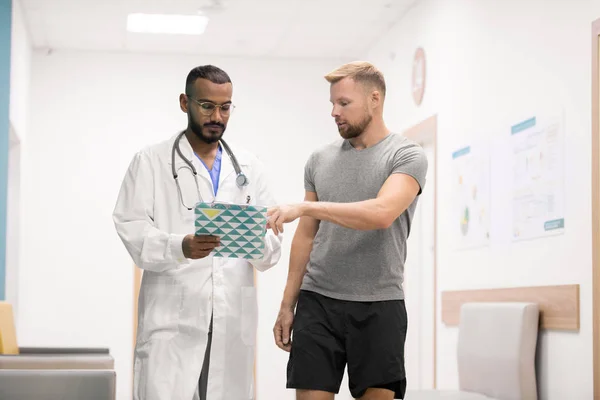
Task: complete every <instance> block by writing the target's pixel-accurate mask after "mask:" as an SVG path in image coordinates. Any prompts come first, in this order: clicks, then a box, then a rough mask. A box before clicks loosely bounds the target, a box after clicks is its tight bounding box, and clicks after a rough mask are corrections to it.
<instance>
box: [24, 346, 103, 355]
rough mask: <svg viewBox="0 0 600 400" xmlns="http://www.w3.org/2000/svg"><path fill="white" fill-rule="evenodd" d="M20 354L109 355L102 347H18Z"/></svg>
mask: <svg viewBox="0 0 600 400" xmlns="http://www.w3.org/2000/svg"><path fill="white" fill-rule="evenodd" d="M19 353H20V354H36V355H37V354H40V355H41V354H51V355H58V354H90V355H91V354H109V353H110V351H109V349H108V348H103V347H19Z"/></svg>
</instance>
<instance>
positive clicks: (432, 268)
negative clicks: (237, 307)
mask: <svg viewBox="0 0 600 400" xmlns="http://www.w3.org/2000/svg"><path fill="white" fill-rule="evenodd" d="M404 136H406V137H407V138H409V139H411V140H413V141H415V142H417V143H418V144H419V145H421V147H422V148H423V150H424V151H425V154H426V155H427V160H428V164H429V166H428V169H427V176H426V183H425V188H424V190H423V193H422V194H421V196H419V202H418V204H417V208H416V210H415V215H414V218H413V222H412V226H411V231H410V236H409V238H408V243H407V246H408V252H407V258H406V263H405V268H404V284H403V286H404V293H405V302H406V310H407V313H408V332H407V335H406V345H405V364H406V365H405V367H406V375H407V390H426V389H435V388H436V330H437V312H436V310H437V283H436V280H437V273H436V226H437V207H436V188H437V183H436V164H437V163H436V161H437V157H436V155H437V116H432V117H430V118H428V119H426V120H424V121H422V122H420V123H419V124H417V125H415V126H413V127H411V128H409V129H408V130H406V131H405V132H404Z"/></svg>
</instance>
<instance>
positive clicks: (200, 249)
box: [181, 235, 221, 260]
mask: <svg viewBox="0 0 600 400" xmlns="http://www.w3.org/2000/svg"><path fill="white" fill-rule="evenodd" d="M220 245H221V241H220V239H219V237H217V236H210V235H206V236H196V235H187V236H186V237H185V238H183V243H182V245H181V247H182V248H183V255H184V256H185V258H191V259H192V260H197V259H199V258H204V257H206V256H208V255H209V254H210V252H211V251H213V250H214V249H215V247H219V246H220Z"/></svg>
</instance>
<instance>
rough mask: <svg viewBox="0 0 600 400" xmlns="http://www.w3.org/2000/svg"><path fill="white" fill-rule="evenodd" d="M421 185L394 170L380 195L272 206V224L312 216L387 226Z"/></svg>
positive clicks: (349, 224) (277, 226) (278, 227)
mask: <svg viewBox="0 0 600 400" xmlns="http://www.w3.org/2000/svg"><path fill="white" fill-rule="evenodd" d="M419 191H420V186H419V183H418V182H417V180H416V179H415V178H413V177H412V176H410V175H407V174H402V173H397V174H392V175H390V177H389V178H388V179H387V180H386V181H385V183H384V184H383V186H382V187H381V189H380V191H379V193H378V194H377V197H376V198H374V199H370V200H365V201H360V202H355V203H329V202H308V201H304V202H303V203H300V204H295V205H291V206H280V207H277V208H273V209H271V210H269V216H270V218H271V219H270V222H269V225H270V227H271V228H272V229H273V230H274V231H275V232H279V231H283V224H284V223H287V222H291V221H293V220H295V219H296V218H299V217H300V218H302V217H310V218H314V219H316V220H319V221H329V222H333V223H335V224H338V225H341V226H344V227H346V228H350V229H356V230H375V229H386V228H388V227H389V226H390V225H391V224H392V223H393V222H394V221H395V220H396V219H397V218H398V217H399V216H400V215H401V214H402V213H403V212H404V211H405V210H406V209H407V208H408V206H410V204H411V203H412V202H413V201H414V199H415V197H416V196H417V195H418V194H419Z"/></svg>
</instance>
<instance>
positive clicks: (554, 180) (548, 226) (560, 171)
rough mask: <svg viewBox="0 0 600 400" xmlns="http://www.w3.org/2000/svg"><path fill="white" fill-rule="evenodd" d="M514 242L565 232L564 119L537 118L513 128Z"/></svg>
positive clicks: (558, 115)
mask: <svg viewBox="0 0 600 400" xmlns="http://www.w3.org/2000/svg"><path fill="white" fill-rule="evenodd" d="M511 149H512V166H513V169H512V176H513V178H512V183H513V185H512V225H513V229H512V235H513V240H515V241H517V240H526V239H532V238H539V237H545V236H550V235H557V234H561V233H563V232H564V229H565V215H564V208H565V206H564V205H565V198H564V197H565V193H564V116H563V115H562V113H557V114H556V115H555V116H551V117H543V116H542V117H540V116H533V117H531V118H529V119H526V120H524V121H521V122H519V123H517V124H515V125H513V126H512V127H511Z"/></svg>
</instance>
